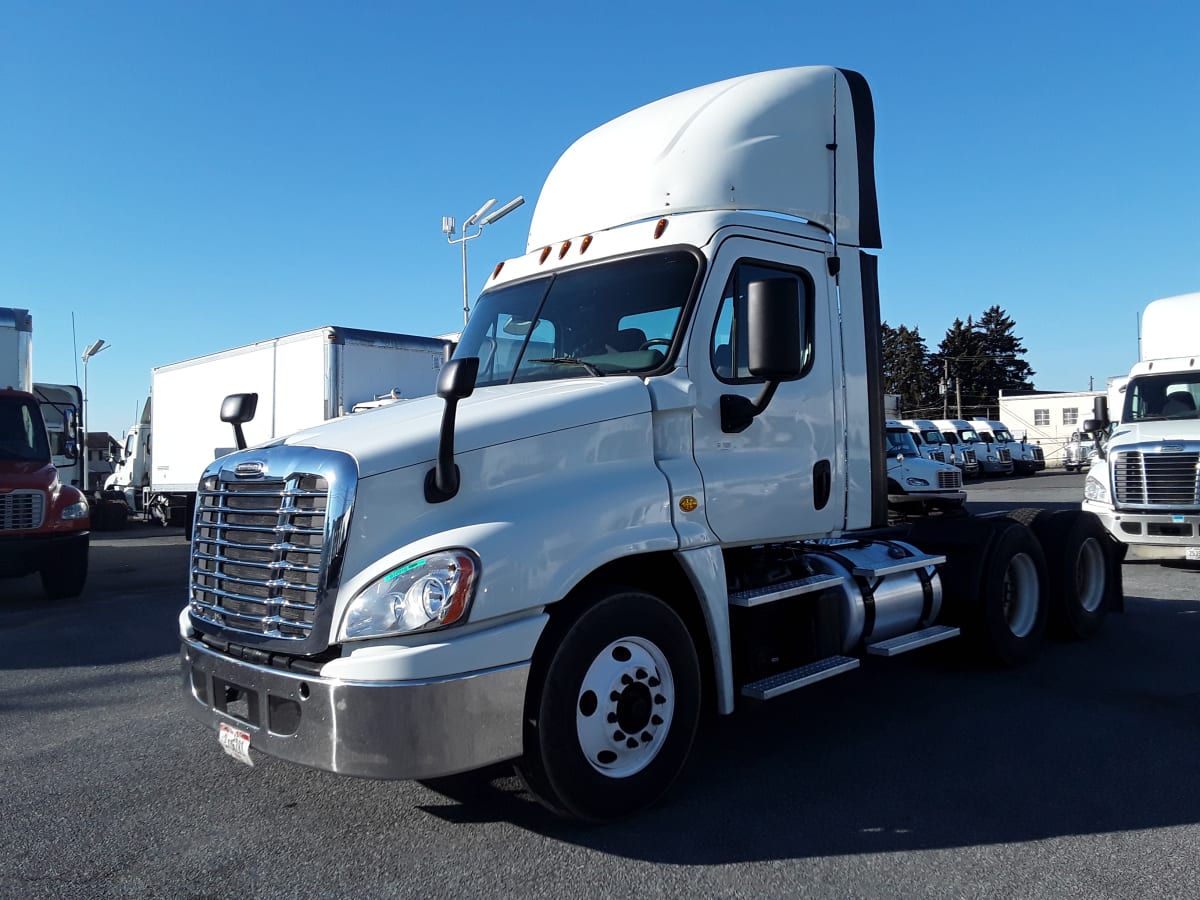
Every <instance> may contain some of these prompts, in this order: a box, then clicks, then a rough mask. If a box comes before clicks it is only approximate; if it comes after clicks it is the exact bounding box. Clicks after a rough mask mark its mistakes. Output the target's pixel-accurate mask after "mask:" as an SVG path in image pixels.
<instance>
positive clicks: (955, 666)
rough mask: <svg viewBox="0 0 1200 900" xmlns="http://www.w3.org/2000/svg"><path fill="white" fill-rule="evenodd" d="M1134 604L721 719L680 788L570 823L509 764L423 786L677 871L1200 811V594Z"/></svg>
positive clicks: (890, 667) (473, 814)
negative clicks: (622, 816) (1024, 648)
mask: <svg viewBox="0 0 1200 900" xmlns="http://www.w3.org/2000/svg"><path fill="white" fill-rule="evenodd" d="M1127 609H1128V612H1127V613H1126V614H1125V615H1123V616H1114V617H1111V618H1110V619H1109V620H1108V622H1107V623H1106V626H1105V630H1104V631H1103V632H1102V633H1101V634H1100V635H1099V636H1097V637H1096V638H1094V639H1093V640H1091V641H1088V642H1085V643H1059V642H1050V643H1048V645H1047V646H1046V648H1045V650H1044V652H1043V653H1042V655H1041V656H1040V657H1039V658H1038V659H1037V660H1035V661H1034V662H1033V663H1032V664H1030V665H1028V666H1026V667H1024V668H1021V669H1018V670H1015V671H1000V670H994V669H983V668H980V667H978V666H975V665H973V664H972V663H971V662H970V661H967V660H964V659H963V658H962V654H961V651H956V650H955V649H954V648H952V647H951V646H950V645H942V646H941V647H938V648H930V649H929V650H928V651H927V652H926V653H925V654H924V655H920V654H913V655H912V656H911V657H901V658H900V659H897V660H870V661H869V663H868V664H867V665H865V666H864V668H863V669H862V670H859V671H857V672H854V673H851V674H849V675H846V676H842V677H841V678H838V679H833V680H831V681H829V682H825V683H823V684H821V685H818V686H815V687H812V688H808V689H806V690H802V691H799V692H797V693H795V694H792V695H789V696H788V697H786V698H783V699H780V700H776V701H773V702H771V703H768V704H765V705H762V706H760V707H758V708H750V709H746V710H741V711H739V712H738V713H737V714H735V715H734V716H732V717H729V718H723V719H719V720H715V721H709V722H707V723H705V725H704V726H703V727H702V728H701V732H700V734H699V736H698V738H697V742H696V745H695V747H694V749H693V754H692V758H691V760H690V762H689V764H688V766H687V768H686V770H685V772H684V774H683V776H682V777H681V779H680V780H679V782H677V783H676V785H675V787H674V788H673V789H672V791H671V792H670V793H669V794H668V795H667V797H666V798H665V800H664V801H663V802H662V803H661V804H659V805H658V806H656V807H655V808H653V809H651V810H649V811H647V812H645V813H643V814H641V815H640V816H638V817H635V818H634V819H631V820H628V821H625V822H618V823H616V824H612V825H608V826H605V827H601V828H587V827H580V826H571V825H567V824H564V823H562V822H560V821H559V820H557V819H555V818H554V817H553V816H551V815H550V814H549V813H548V812H546V811H544V810H543V809H542V808H541V807H540V806H538V805H537V804H536V802H535V801H533V800H532V799H531V798H530V797H529V795H528V794H526V793H524V792H523V791H522V789H521V785H520V783H519V781H517V780H516V779H515V778H505V777H503V776H505V775H506V774H507V773H506V772H505V771H504V770H501V769H495V770H492V771H490V772H482V773H476V774H475V775H474V776H471V775H467V776H459V777H457V778H456V779H449V780H446V781H443V782H438V783H429V784H427V785H426V787H430V788H432V789H433V790H435V791H436V792H437V795H438V796H440V797H442V798H443V799H444V800H445V801H446V802H445V803H440V802H433V803H429V804H425V805H423V806H422V809H424V810H425V811H426V812H427V813H429V814H430V815H432V816H436V817H438V818H440V819H445V820H448V821H452V822H463V821H475V822H478V821H488V820H492V821H495V820H506V821H509V822H512V823H514V824H517V825H518V826H520V827H523V828H526V829H529V830H531V831H534V832H537V833H540V834H543V835H545V836H548V837H552V838H555V839H558V840H562V841H566V842H569V843H574V844H579V845H581V846H585V847H589V848H592V849H595V850H601V851H603V852H607V853H612V854H617V855H620V856H625V857H631V858H637V859H642V860H647V861H653V862H664V863H671V864H681V865H689V864H691V865H699V864H705V865H708V864H713V863H731V862H741V861H752V860H770V859H781V858H795V857H809V856H828V855H838V854H858V853H871V852H894V851H905V850H914V849H929V848H938V847H953V846H965V845H976V844H992V843H1004V842H1021V841H1033V840H1041V839H1044V838H1052V837H1055V836H1059V835H1075V834H1092V833H1103V832H1114V831H1126V830H1130V829H1146V828H1158V827H1163V826H1173V825H1180V824H1190V823H1195V822H1197V821H1200V782H1197V780H1196V779H1193V778H1190V777H1186V775H1185V774H1184V773H1187V772H1189V771H1190V770H1191V768H1192V766H1193V764H1194V755H1195V748H1196V746H1197V744H1198V742H1200V667H1198V666H1196V665H1194V658H1195V647H1196V646H1197V642H1198V641H1200V602H1189V601H1159V600H1153V601H1150V600H1144V599H1142V598H1138V597H1130V598H1129V599H1128V606H1127Z"/></svg>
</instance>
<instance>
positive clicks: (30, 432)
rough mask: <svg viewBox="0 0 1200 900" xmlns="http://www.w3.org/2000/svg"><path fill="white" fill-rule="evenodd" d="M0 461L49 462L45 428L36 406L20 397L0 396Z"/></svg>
mask: <svg viewBox="0 0 1200 900" xmlns="http://www.w3.org/2000/svg"><path fill="white" fill-rule="evenodd" d="M0 459H9V460H13V459H15V460H21V461H23V462H49V461H50V445H49V443H48V442H47V440H46V426H45V425H43V424H42V414H41V410H39V409H38V407H37V404H36V403H33V402H31V401H29V400H27V399H25V398H24V397H0Z"/></svg>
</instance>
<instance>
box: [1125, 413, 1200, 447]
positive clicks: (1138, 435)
mask: <svg viewBox="0 0 1200 900" xmlns="http://www.w3.org/2000/svg"><path fill="white" fill-rule="evenodd" d="M1184 441H1189V442H1195V441H1200V420H1197V419H1163V420H1158V421H1150V422H1122V423H1120V424H1118V425H1117V426H1116V427H1115V428H1114V429H1113V433H1112V435H1111V436H1110V437H1109V439H1108V445H1109V446H1110V447H1114V448H1115V447H1118V446H1125V445H1127V444H1143V443H1156V444H1157V443H1172V444H1178V443H1182V442H1184Z"/></svg>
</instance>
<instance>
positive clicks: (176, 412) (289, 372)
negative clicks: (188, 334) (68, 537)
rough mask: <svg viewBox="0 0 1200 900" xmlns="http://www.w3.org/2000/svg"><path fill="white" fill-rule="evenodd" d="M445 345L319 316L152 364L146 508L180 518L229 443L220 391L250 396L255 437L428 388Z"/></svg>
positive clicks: (254, 440) (253, 440) (249, 436)
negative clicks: (273, 334)
mask: <svg viewBox="0 0 1200 900" xmlns="http://www.w3.org/2000/svg"><path fill="white" fill-rule="evenodd" d="M445 346H446V342H445V341H442V340H440V339H437V338H429V337H419V336H416V335H407V334H392V333H388V332H382V331H364V330H360V329H354V328H342V327H335V326H332V325H326V326H323V327H321V328H314V329H312V330H309V331H302V332H299V333H297V334H291V335H287V336H285V337H280V338H274V339H271V340H267V341H259V342H258V343H254V344H247V345H246V346H243V347H235V348H233V349H231V350H224V351H221V352H219V353H213V354H210V355H208V356H201V357H197V358H195V359H189V360H185V361H183V362H178V363H173V364H171V365H166V366H159V367H158V368H155V369H153V370H152V372H151V388H150V393H151V423H152V427H153V441H154V443H153V447H154V456H153V463H152V466H151V470H150V488H149V492H148V493H149V500H148V502H147V504H146V505H147V508H149V509H151V511H152V512H153V513H154V514H155V516H156V518H159V519H160V521H162V522H163V524H167V522H168V521H169V520H170V513H171V512H172V511H174V512H175V513H176V517H178V513H179V511H181V510H183V509H185V508H187V506H188V503H189V501H190V498H192V497H194V496H195V491H196V484H197V482H198V481H199V480H200V475H201V473H202V472H203V471H204V469H205V467H206V466H207V465H208V464H209V463H211V462H212V461H213V460H214V459H216V458H217V457H219V456H224V455H225V454H227V453H231V452H233V450H234V449H236V448H235V445H234V436H233V430H232V429H231V428H230V426H229V425H227V424H225V423H224V422H222V421H221V420H220V410H221V402H222V400H223V399H224V398H225V397H226V396H227V395H229V394H238V393H253V394H257V395H258V411H257V415H256V416H255V418H254V421H252V422H250V423H248V424H247V425H246V428H245V434H246V441H247V443H248V444H249V445H251V446H253V445H255V444H261V443H264V442H266V441H270V440H272V439H274V438H276V437H280V436H283V435H286V434H291V433H292V432H295V431H300V430H302V429H305V428H309V427H312V426H313V425H318V424H320V423H321V422H324V421H326V420H328V419H334V418H337V417H338V416H342V415H346V414H347V413H349V412H350V411H351V410H352V409H353V407H354V405H355V404H356V403H360V402H363V401H369V400H374V399H377V398H378V397H380V396H381V395H386V396H390V397H396V398H411V397H420V396H424V395H427V394H431V393H433V390H434V387H435V385H436V381H437V375H438V372H439V371H440V370H441V366H442V359H443V355H444V353H445ZM114 487H119V486H116V485H114Z"/></svg>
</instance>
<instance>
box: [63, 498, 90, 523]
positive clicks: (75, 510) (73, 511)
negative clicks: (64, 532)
mask: <svg viewBox="0 0 1200 900" xmlns="http://www.w3.org/2000/svg"><path fill="white" fill-rule="evenodd" d="M87 516H88V505H87V501H86V500H80V501H79V502H78V503H72V504H71V505H70V506H68V507H67V508H66V509H64V510H63V511H62V520H63V521H64V522H74V521H75V520H76V519H86V518H87Z"/></svg>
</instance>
